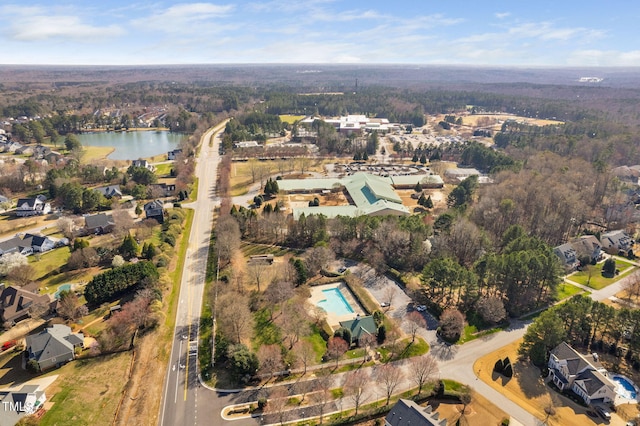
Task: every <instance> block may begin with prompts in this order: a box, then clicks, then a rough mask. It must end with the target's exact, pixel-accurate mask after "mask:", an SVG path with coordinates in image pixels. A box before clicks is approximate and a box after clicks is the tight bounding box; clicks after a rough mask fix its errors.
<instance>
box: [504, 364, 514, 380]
mask: <svg viewBox="0 0 640 426" xmlns="http://www.w3.org/2000/svg"><path fill="white" fill-rule="evenodd" d="M503 374H504V376H505V377H509V378H510V377H513V368H512V367H511V364H508V365H507V366H506V367H505V368H504V373H503Z"/></svg>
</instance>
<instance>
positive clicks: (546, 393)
mask: <svg viewBox="0 0 640 426" xmlns="http://www.w3.org/2000/svg"><path fill="white" fill-rule="evenodd" d="M521 341H522V340H518V341H516V342H514V343H512V344H510V345H507V346H505V347H503V348H500V349H498V350H497V351H495V352H492V353H490V354H489V355H486V356H484V357H482V358H480V359H478V360H477V361H476V363H475V364H474V367H473V369H474V371H480V376H479V377H480V379H481V380H482V381H484V382H485V383H487V384H488V385H489V386H491V387H492V388H494V389H496V390H497V391H498V392H500V393H502V394H503V395H505V396H506V397H507V398H509V399H510V400H511V401H513V402H515V403H516V404H518V405H519V406H521V407H522V408H524V409H525V410H527V411H528V412H530V413H531V414H533V415H535V416H536V417H538V418H539V419H540V420H541V421H542V420H544V419H546V418H547V415H546V413H545V408H548V407H553V408H554V410H555V414H554V415H553V416H550V417H549V418H548V419H547V424H549V425H558V426H560V425H562V426H571V425H575V426H585V425H595V424H601V423H602V419H601V418H599V417H595V418H594V417H591V416H590V415H589V414H587V412H588V409H587V408H586V407H582V406H580V405H578V404H576V403H574V402H573V401H571V400H569V399H568V398H565V397H564V396H562V395H560V394H559V393H558V392H556V391H554V390H552V389H551V388H550V387H549V386H547V385H546V384H545V382H544V378H543V377H541V375H540V370H538V368H536V367H535V366H533V365H532V364H531V363H529V362H523V361H519V360H518V347H519V346H520V343H521ZM505 357H509V359H510V360H511V362H512V363H513V366H514V376H513V377H512V378H511V379H507V378H505V377H503V376H500V375H498V374H496V373H493V366H494V364H495V362H496V360H498V358H501V359H504V358H505ZM610 424H611V425H624V424H625V423H624V422H623V421H622V419H621V418H620V417H619V416H617V415H614V416H613V418H612V420H611V423H610Z"/></svg>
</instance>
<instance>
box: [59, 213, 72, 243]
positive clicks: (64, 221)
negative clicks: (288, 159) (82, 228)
mask: <svg viewBox="0 0 640 426" xmlns="http://www.w3.org/2000/svg"><path fill="white" fill-rule="evenodd" d="M56 226H57V227H58V230H59V231H60V232H61V233H62V235H64V236H65V238H68V239H72V238H73V231H74V229H75V225H74V223H73V219H71V218H69V217H61V218H60V219H58V220H57V221H56Z"/></svg>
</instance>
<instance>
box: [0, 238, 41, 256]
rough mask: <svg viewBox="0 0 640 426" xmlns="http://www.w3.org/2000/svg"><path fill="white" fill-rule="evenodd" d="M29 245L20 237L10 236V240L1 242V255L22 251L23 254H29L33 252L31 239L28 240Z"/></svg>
mask: <svg viewBox="0 0 640 426" xmlns="http://www.w3.org/2000/svg"><path fill="white" fill-rule="evenodd" d="M27 243H29V244H28V245H25V242H23V241H22V238H20V237H13V238H9V239H8V240H5V241H2V242H0V256H2V255H4V254H9V253H20V254H21V255H23V256H29V255H30V254H33V248H32V247H31V241H27Z"/></svg>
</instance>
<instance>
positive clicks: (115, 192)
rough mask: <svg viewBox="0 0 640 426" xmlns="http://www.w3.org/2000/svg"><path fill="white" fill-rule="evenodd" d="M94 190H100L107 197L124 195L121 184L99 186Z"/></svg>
mask: <svg viewBox="0 0 640 426" xmlns="http://www.w3.org/2000/svg"><path fill="white" fill-rule="evenodd" d="M94 191H98V192H99V193H101V194H102V195H104V197H105V198H113V197H122V191H121V190H120V185H109V186H101V187H99V188H94Z"/></svg>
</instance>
